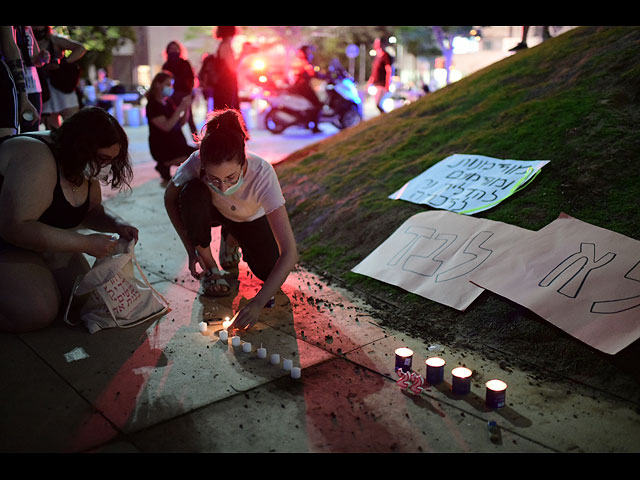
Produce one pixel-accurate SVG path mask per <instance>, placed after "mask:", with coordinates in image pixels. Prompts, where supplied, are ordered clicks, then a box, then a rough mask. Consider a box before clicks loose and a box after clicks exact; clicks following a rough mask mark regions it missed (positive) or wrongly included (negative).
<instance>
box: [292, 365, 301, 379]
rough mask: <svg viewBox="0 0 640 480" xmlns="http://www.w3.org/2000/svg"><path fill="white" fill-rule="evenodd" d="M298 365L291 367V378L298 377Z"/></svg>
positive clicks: (299, 371)
mask: <svg viewBox="0 0 640 480" xmlns="http://www.w3.org/2000/svg"><path fill="white" fill-rule="evenodd" d="M300 373H301V370H300V367H293V368H292V369H291V378H300Z"/></svg>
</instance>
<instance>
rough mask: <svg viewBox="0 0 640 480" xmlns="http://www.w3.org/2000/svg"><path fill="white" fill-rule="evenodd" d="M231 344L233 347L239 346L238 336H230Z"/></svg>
mask: <svg viewBox="0 0 640 480" xmlns="http://www.w3.org/2000/svg"><path fill="white" fill-rule="evenodd" d="M231 345H232V346H234V347H239V346H240V337H239V336H237V335H234V336H233V337H231Z"/></svg>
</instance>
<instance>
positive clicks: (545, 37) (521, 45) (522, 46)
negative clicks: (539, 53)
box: [509, 26, 551, 52]
mask: <svg viewBox="0 0 640 480" xmlns="http://www.w3.org/2000/svg"><path fill="white" fill-rule="evenodd" d="M530 28H531V27H530V26H525V27H522V39H521V40H520V43H519V44H517V45H516V46H515V47H513V48H510V49H509V51H510V52H517V51H518V50H524V49H526V48H529V46H528V45H527V36H528V35H529V29H530ZM549 38H551V34H550V33H549V27H542V41H543V42H544V41H545V40H548V39H549Z"/></svg>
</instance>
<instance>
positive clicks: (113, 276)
mask: <svg viewBox="0 0 640 480" xmlns="http://www.w3.org/2000/svg"><path fill="white" fill-rule="evenodd" d="M124 242H125V241H124V240H123V239H121V241H120V242H119V243H118V246H117V248H116V253H115V254H113V255H112V256H110V257H104V258H100V259H97V260H96V262H95V263H94V265H93V267H92V268H91V270H89V271H88V272H87V273H85V274H83V275H80V276H79V277H78V278H77V279H76V281H75V283H74V285H73V291H72V292H71V297H70V298H69V302H68V304H67V308H66V311H65V314H64V321H65V322H66V323H68V324H69V325H73V326H75V325H78V324H79V323H81V322H82V323H84V324H85V325H86V327H87V328H88V329H89V332H90V333H95V332H97V331H99V330H102V329H105V328H114V327H119V328H127V327H133V326H135V325H139V324H140V323H143V322H146V321H149V320H153V319H156V318H160V317H161V316H163V315H166V314H167V313H168V312H169V311H170V308H169V302H167V300H166V299H165V298H164V297H163V296H162V295H161V294H160V292H158V291H157V290H156V289H155V288H153V287H152V286H151V284H150V283H149V281H148V280H147V277H146V275H145V274H144V272H143V271H142V268H141V267H140V265H139V264H138V261H137V260H136V256H135V253H134V247H135V241H134V240H131V241H130V242H129V243H128V244H126V243H124ZM134 265H135V267H136V268H137V270H138V272H139V273H140V277H141V278H142V280H140V278H138V276H136V275H135V272H134ZM86 294H89V295H88V297H87V298H86V301H85V303H84V304H83V305H82V307H81V308H80V322H78V323H73V322H71V321H70V320H69V319H68V318H67V317H68V314H69V309H70V308H71V303H72V301H73V299H74V297H77V296H80V295H86Z"/></svg>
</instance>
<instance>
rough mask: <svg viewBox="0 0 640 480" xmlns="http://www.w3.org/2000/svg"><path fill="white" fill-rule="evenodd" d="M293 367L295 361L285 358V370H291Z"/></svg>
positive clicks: (283, 366)
mask: <svg viewBox="0 0 640 480" xmlns="http://www.w3.org/2000/svg"><path fill="white" fill-rule="evenodd" d="M292 367H293V361H292V360H289V359H288V358H285V359H284V360H282V368H283V369H285V370H287V371H288V370H291V368H292Z"/></svg>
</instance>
